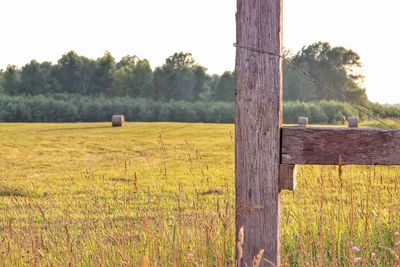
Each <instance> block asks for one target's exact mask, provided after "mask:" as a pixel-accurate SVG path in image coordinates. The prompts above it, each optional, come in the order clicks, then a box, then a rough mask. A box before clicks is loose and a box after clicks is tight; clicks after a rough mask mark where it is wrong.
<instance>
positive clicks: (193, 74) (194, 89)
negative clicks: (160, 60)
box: [154, 52, 210, 101]
mask: <svg viewBox="0 0 400 267" xmlns="http://www.w3.org/2000/svg"><path fill="white" fill-rule="evenodd" d="M208 79H210V77H209V76H208V75H207V74H206V69H205V68H204V67H202V66H200V65H198V64H196V63H195V60H194V59H193V57H192V54H190V53H183V52H180V53H175V54H173V55H172V56H170V57H169V58H167V59H166V62H165V64H164V65H163V66H161V67H158V68H156V70H155V71H154V89H155V91H156V98H157V99H160V100H164V101H169V100H188V101H194V100H197V99H199V98H200V95H201V94H202V93H203V92H204V91H206V90H207V88H206V83H207V80H208Z"/></svg>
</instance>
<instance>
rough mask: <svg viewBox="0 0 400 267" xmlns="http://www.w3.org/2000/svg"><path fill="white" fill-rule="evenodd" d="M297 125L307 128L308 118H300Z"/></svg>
mask: <svg viewBox="0 0 400 267" xmlns="http://www.w3.org/2000/svg"><path fill="white" fill-rule="evenodd" d="M297 124H298V125H299V126H307V124H308V117H299V118H298V119H297Z"/></svg>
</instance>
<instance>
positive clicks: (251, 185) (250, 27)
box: [235, 0, 282, 266]
mask: <svg viewBox="0 0 400 267" xmlns="http://www.w3.org/2000/svg"><path fill="white" fill-rule="evenodd" d="M236 22H237V41H236V42H237V44H238V45H243V46H253V47H258V48H262V49H266V50H269V51H272V52H275V53H280V51H281V37H282V36H281V1H280V0H237V14H236ZM235 77H236V88H235V90H236V91H235V95H236V115H235V120H236V130H235V132H236V146H235V147H236V149H235V155H236V157H235V164H236V168H235V172H236V173H235V177H236V178H235V179H236V186H235V187H236V236H237V237H238V235H239V229H240V228H241V227H243V229H244V244H243V258H241V260H240V262H238V258H237V265H238V266H246V264H247V266H252V261H253V257H255V256H256V255H257V254H258V253H259V252H260V250H262V249H264V250H265V254H264V258H267V259H268V260H269V261H271V262H272V263H273V264H268V263H267V261H262V263H261V266H273V265H279V251H280V243H279V216H280V206H279V205H280V203H279V162H280V126H281V119H282V116H281V108H282V105H281V101H282V100H281V95H282V94H281V83H282V79H281V60H280V59H279V58H278V57H276V56H271V55H268V54H263V53H259V52H254V51H249V50H246V49H243V48H237V50H236V70H235ZM236 256H238V253H237V255H236Z"/></svg>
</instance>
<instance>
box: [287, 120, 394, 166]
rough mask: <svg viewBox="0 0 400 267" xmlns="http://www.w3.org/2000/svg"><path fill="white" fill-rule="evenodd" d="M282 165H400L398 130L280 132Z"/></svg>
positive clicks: (290, 128) (336, 129)
mask: <svg viewBox="0 0 400 267" xmlns="http://www.w3.org/2000/svg"><path fill="white" fill-rule="evenodd" d="M281 151H282V160H281V162H282V163H283V164H320V165H338V164H354V165H400V130H390V131H386V130H379V129H357V128H302V127H284V128H282V150H281Z"/></svg>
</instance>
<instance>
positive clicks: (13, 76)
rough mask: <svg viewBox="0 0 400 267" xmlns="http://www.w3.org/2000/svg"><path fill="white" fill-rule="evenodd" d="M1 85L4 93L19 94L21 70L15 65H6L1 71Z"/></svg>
mask: <svg viewBox="0 0 400 267" xmlns="http://www.w3.org/2000/svg"><path fill="white" fill-rule="evenodd" d="M1 76H2V87H3V90H4V92H5V93H6V94H9V95H18V94H20V91H19V87H20V84H21V71H20V70H19V69H18V68H17V66H15V65H8V66H7V68H6V70H5V71H4V72H3V73H2V75H1Z"/></svg>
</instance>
